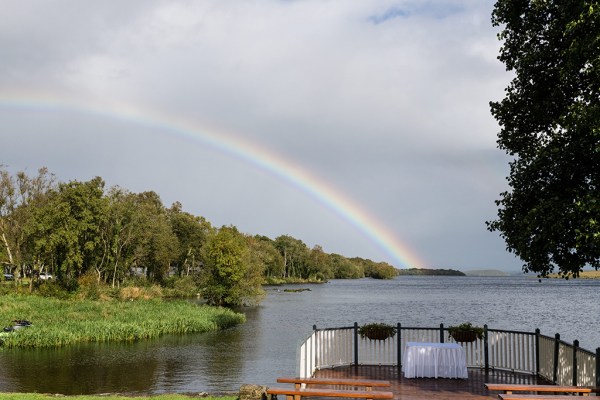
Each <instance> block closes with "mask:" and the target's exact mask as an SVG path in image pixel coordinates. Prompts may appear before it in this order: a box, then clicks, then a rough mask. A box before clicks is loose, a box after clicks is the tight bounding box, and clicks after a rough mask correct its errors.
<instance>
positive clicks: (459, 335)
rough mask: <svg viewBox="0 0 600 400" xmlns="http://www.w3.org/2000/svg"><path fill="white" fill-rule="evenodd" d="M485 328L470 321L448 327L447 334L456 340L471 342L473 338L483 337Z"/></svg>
mask: <svg viewBox="0 0 600 400" xmlns="http://www.w3.org/2000/svg"><path fill="white" fill-rule="evenodd" d="M484 332H485V330H484V329H483V328H482V327H480V326H474V325H473V324H471V323H470V322H464V323H462V324H460V325H455V326H450V327H448V334H449V335H450V337H452V338H453V339H454V340H456V341H457V342H473V341H475V339H483V334H484Z"/></svg>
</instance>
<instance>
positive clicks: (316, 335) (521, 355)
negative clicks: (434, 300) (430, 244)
mask: <svg viewBox="0 0 600 400" xmlns="http://www.w3.org/2000/svg"><path fill="white" fill-rule="evenodd" d="M399 327H400V325H399ZM440 341H442V342H444V341H445V342H453V341H454V340H453V339H452V338H451V337H449V335H448V332H447V330H446V329H444V328H443V325H441V326H440V328H404V327H400V330H399V331H398V332H397V334H396V336H394V337H392V338H388V339H386V340H369V339H366V338H361V337H360V336H359V335H358V333H357V325H355V326H353V327H346V328H334V329H322V330H317V329H316V328H315V329H314V330H313V333H312V334H311V335H310V336H308V337H307V338H306V340H305V341H304V342H303V343H302V344H301V345H300V346H299V348H298V375H299V376H301V377H309V376H312V375H313V374H314V372H315V371H317V370H319V369H323V368H335V367H337V366H350V365H392V366H394V365H395V366H398V367H399V368H400V367H401V365H402V359H401V358H402V357H403V352H404V348H405V347H406V343H407V342H433V343H437V342H440ZM461 345H462V346H463V348H464V349H465V354H466V360H467V366H468V367H469V368H482V369H486V370H487V369H502V370H509V371H513V372H525V373H531V374H535V375H538V376H540V377H542V378H545V379H546V380H548V381H551V382H555V383H556V384H560V385H573V384H575V385H579V386H583V385H585V386H598V383H597V378H596V370H597V368H598V361H597V358H600V357H598V356H597V355H598V354H600V348H599V349H597V350H596V353H593V352H590V351H588V350H585V349H581V348H579V347H578V345H579V344H578V342H577V341H575V343H574V344H573V345H570V344H568V343H566V342H563V341H561V340H560V336H559V335H557V336H556V337H555V338H552V337H548V336H544V335H540V334H539V331H536V332H535V333H530V332H516V331H503V330H496V329H487V328H486V336H485V338H484V339H477V340H475V341H474V342H471V343H461ZM398 358H400V360H399V359H398Z"/></svg>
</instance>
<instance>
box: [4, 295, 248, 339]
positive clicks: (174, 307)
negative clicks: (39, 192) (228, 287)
mask: <svg viewBox="0 0 600 400" xmlns="http://www.w3.org/2000/svg"><path fill="white" fill-rule="evenodd" d="M17 319H18V320H21V319H25V320H28V321H31V322H32V324H33V325H32V326H31V327H29V328H23V329H19V330H17V331H15V332H12V333H8V334H6V333H3V334H1V336H0V340H2V342H3V346H5V347H60V346H65V345H69V344H75V343H83V342H124V341H135V340H141V339H150V338H156V337H159V336H161V335H164V334H181V333H199V332H209V331H215V330H219V329H225V328H229V327H232V326H234V325H236V324H239V323H242V322H244V321H245V317H244V315H243V314H237V313H234V312H233V311H231V310H229V309H225V308H216V307H208V306H198V305H195V304H192V303H190V302H187V301H184V300H173V301H164V300H157V299H154V300H136V301H118V300H113V301H96V300H80V299H69V300H59V299H55V298H47V297H40V296H19V295H5V296H0V328H2V327H5V326H9V325H11V324H12V322H11V321H13V320H17Z"/></svg>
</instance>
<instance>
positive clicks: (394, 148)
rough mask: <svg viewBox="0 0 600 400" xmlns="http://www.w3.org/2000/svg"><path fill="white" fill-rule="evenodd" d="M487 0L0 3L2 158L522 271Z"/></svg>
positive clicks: (239, 216)
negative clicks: (497, 111) (509, 240)
mask: <svg viewBox="0 0 600 400" xmlns="http://www.w3.org/2000/svg"><path fill="white" fill-rule="evenodd" d="M493 5H494V2H493V1H489V0H431V1H428V0H406V1H403V0H398V1H388V0H343V1H333V0H318V1H317V0H246V1H235V0H202V1H191V0H190V1H187V0H129V1H121V0H104V1H96V2H82V1H80V0H55V1H52V2H50V1H38V0H35V1H34V0H4V1H3V2H2V13H0V59H1V60H2V62H0V121H1V122H2V123H1V124H0V149H1V150H0V164H3V165H4V166H5V168H8V169H9V171H13V172H16V171H26V172H28V173H29V174H32V175H33V174H35V173H36V171H37V169H38V168H40V167H47V168H48V169H49V171H50V172H52V173H53V174H55V175H56V177H57V179H58V180H60V181H62V182H68V181H72V180H78V181H87V180H89V179H92V178H94V177H95V176H100V177H102V178H103V179H104V180H105V181H106V185H107V187H111V186H114V185H118V186H121V187H123V188H126V189H128V190H130V191H132V192H136V193H137V192H142V191H148V190H152V191H155V192H157V193H158V194H159V195H160V197H161V199H162V201H163V203H164V204H165V206H167V207H168V206H170V205H171V204H172V203H173V202H175V201H179V202H180V203H181V204H182V205H183V209H184V211H187V212H190V213H192V214H194V215H200V216H203V217H205V218H206V219H207V220H208V221H210V222H211V223H212V224H213V225H214V226H217V227H220V226H223V225H235V226H236V227H238V229H239V230H240V231H242V232H244V233H248V234H252V235H254V234H260V235H265V236H268V237H270V238H273V239H274V238H276V237H278V236H280V235H291V236H293V237H295V238H297V239H300V240H302V241H303V242H304V243H306V245H307V246H309V247H311V248H312V247H313V246H315V245H319V246H321V247H322V248H323V250H324V251H326V252H328V253H337V254H342V255H344V256H347V257H362V258H368V259H371V260H373V261H385V262H389V263H390V264H392V265H394V266H396V267H398V268H408V267H418V268H454V269H459V270H462V271H469V270H475V269H499V270H503V271H509V272H518V271H519V270H520V267H521V264H522V263H521V262H520V260H518V259H517V258H515V256H514V255H513V254H511V253H509V252H507V250H506V246H505V243H504V241H503V239H502V238H501V237H500V236H499V234H498V233H497V232H489V231H487V229H486V225H485V221H489V220H493V219H495V218H496V213H497V207H496V205H495V203H494V201H495V200H496V199H498V198H499V195H500V193H501V192H503V191H505V190H507V189H508V187H507V183H506V179H505V177H506V176H507V174H508V162H509V158H508V157H507V155H506V154H505V153H504V152H503V151H501V150H499V149H498V148H497V146H496V139H497V133H498V131H499V129H500V128H499V126H498V124H497V123H496V121H495V120H494V119H493V117H492V116H491V114H490V110H489V102H490V101H497V100H500V99H502V97H503V96H504V88H505V87H506V86H507V85H508V83H509V81H510V79H511V75H510V73H509V72H506V70H505V67H504V65H503V64H502V63H501V62H500V61H498V60H497V55H498V52H499V49H500V46H501V43H500V42H499V41H498V38H497V33H498V31H499V28H498V27H493V26H492V24H491V22H490V17H491V12H492V9H493Z"/></svg>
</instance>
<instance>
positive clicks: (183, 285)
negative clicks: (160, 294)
mask: <svg viewBox="0 0 600 400" xmlns="http://www.w3.org/2000/svg"><path fill="white" fill-rule="evenodd" d="M165 283H166V288H165V290H164V294H165V297H172V298H185V297H194V296H197V295H198V292H199V288H198V285H197V284H196V281H195V280H194V278H193V277H191V276H183V277H181V278H180V277H177V276H173V277H170V278H168V279H167V280H166V282H165Z"/></svg>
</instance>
